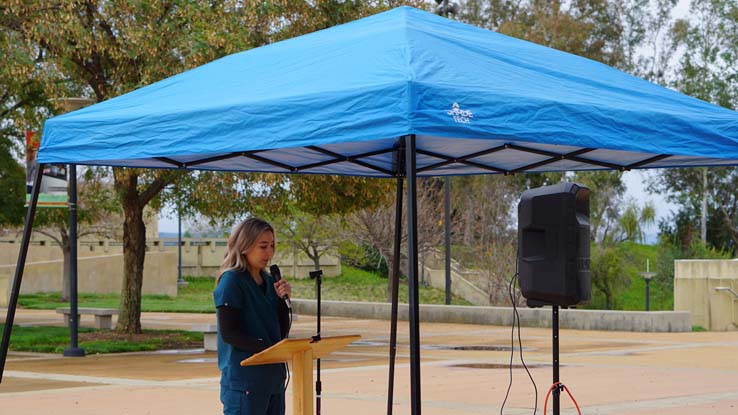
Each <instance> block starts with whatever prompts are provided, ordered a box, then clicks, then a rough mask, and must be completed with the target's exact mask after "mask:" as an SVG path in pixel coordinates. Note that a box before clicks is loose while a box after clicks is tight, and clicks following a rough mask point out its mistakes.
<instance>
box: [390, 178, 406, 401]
mask: <svg viewBox="0 0 738 415" xmlns="http://www.w3.org/2000/svg"><path fill="white" fill-rule="evenodd" d="M402 181H403V178H402V177H398V178H397V194H396V195H395V201H396V207H395V246H394V252H393V253H392V257H393V258H392V275H391V276H390V278H392V283H391V287H392V292H391V293H390V294H391V296H392V317H391V318H390V344H389V353H390V355H389V382H388V384H389V386H388V390H387V415H392V404H393V403H394V402H393V401H394V391H395V357H396V356H397V308H398V302H399V291H400V290H399V284H400V244H401V243H402V187H403V186H402Z"/></svg>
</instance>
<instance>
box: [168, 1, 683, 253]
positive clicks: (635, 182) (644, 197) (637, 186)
mask: <svg viewBox="0 0 738 415" xmlns="http://www.w3.org/2000/svg"><path fill="white" fill-rule="evenodd" d="M688 11H689V0H680V1H679V4H678V5H677V6H676V8H675V9H674V16H675V17H682V16H686V15H687V12H688ZM650 174H653V173H652V172H650V171H648V170H637V171H630V172H625V173H624V174H623V181H624V183H625V185H626V188H627V191H626V194H625V197H624V200H625V201H626V202H627V201H628V200H631V199H635V200H636V201H638V204H639V206H643V205H644V204H645V202H647V201H651V202H652V203H653V205H654V208H655V209H656V224H655V225H653V226H650V227H648V228H647V229H646V230H645V234H646V242H647V243H655V242H656V237H657V234H658V223H659V221H660V220H661V219H662V218H666V217H669V216H670V214H671V212H672V211H676V206H675V205H672V204H670V203H668V202H666V200H665V199H664V197H663V196H660V195H651V194H649V193H648V192H647V191H646V189H645V186H644V185H643V181H644V178H646V177H647V176H648V175H650ZM168 216H171V217H168ZM182 225H183V229H182V232H184V231H185V230H186V229H185V226H184V223H183V224H182ZM159 232H173V233H176V232H177V217H176V215H173V214H172V212H171V211H170V210H169V209H163V210H162V211H161V212H160V214H159Z"/></svg>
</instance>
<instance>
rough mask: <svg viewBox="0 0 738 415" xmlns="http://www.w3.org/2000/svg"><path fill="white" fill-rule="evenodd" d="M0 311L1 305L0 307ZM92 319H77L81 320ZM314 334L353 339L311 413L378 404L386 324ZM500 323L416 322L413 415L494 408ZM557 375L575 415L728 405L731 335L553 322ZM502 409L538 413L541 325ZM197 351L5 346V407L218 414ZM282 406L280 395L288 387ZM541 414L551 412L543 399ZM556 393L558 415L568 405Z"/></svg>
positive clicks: (501, 375) (545, 382)
mask: <svg viewBox="0 0 738 415" xmlns="http://www.w3.org/2000/svg"><path fill="white" fill-rule="evenodd" d="M0 313H1V315H2V317H0V318H4V316H5V311H4V310H0ZM202 323H214V316H213V315H208V314H173V313H144V314H143V316H142V324H143V326H144V328H158V329H165V328H166V329H169V328H178V329H185V330H189V329H191V328H192V325H193V324H202ZM16 324H23V325H62V324H63V321H62V317H61V316H60V315H57V314H55V313H54V312H53V311H32V310H19V311H18V313H17V315H16ZM91 325H92V319H91V318H90V320H86V319H85V316H83V318H82V326H91ZM321 328H322V333H321V334H322V335H323V336H330V335H345V334H360V335H361V336H362V339H361V340H360V341H359V342H357V343H355V344H353V345H351V346H349V347H347V348H346V349H344V350H342V351H340V352H337V353H335V354H333V355H332V356H331V357H330V358H329V359H323V361H322V364H321V369H322V370H321V380H322V384H323V398H322V412H323V413H325V414H347V413H351V415H364V414H367V415H368V414H381V413H386V412H387V392H388V391H387V385H388V357H387V356H388V344H389V322H388V321H381V320H352V319H343V318H331V317H323V318H322V322H321ZM314 332H315V318H314V317H312V316H299V318H297V319H296V321H295V322H294V325H293V329H292V333H291V337H310V336H312V335H313V334H315V333H314ZM510 335H511V332H510V328H509V327H496V326H479V325H462V324H440V323H422V324H421V344H422V347H421V361H422V365H421V374H422V382H421V391H422V402H423V404H422V412H423V413H424V414H461V415H464V414H491V413H494V414H497V413H499V412H500V406H501V405H502V403H503V400H504V399H505V393H506V391H507V388H508V383H509V376H510V370H509V364H510V349H511V343H510V341H511V340H510ZM560 337H561V339H560V342H561V343H560V344H561V346H560V348H561V356H560V358H561V380H562V382H563V383H564V384H565V385H566V386H567V387H568V388H569V389H570V390H571V392H572V394H573V395H574V397H575V398H576V400H577V401H578V403H579V406H580V407H581V408H582V411H583V413H584V414H618V415H621V414H633V415H636V414H639V415H640V414H644V415H645V414H665V415H682V414H720V415H722V414H724V415H728V414H730V415H735V414H738V332H725V333H710V332H700V333H626V332H598V331H577V330H561V335H560ZM407 345H408V334H407V322H400V331H399V333H398V359H397V367H396V378H395V390H394V397H395V398H394V409H393V413H394V414H409V413H410V385H409V380H410V376H409V373H410V372H409V360H408V346H407ZM522 345H523V353H524V357H525V362H526V363H527V365H528V367H529V368H530V372H531V374H532V376H533V379H534V380H535V381H536V384H537V389H538V390H537V394H536V393H535V392H534V389H533V385H532V384H531V382H530V380H529V379H528V376H527V374H526V372H525V370H524V369H523V368H522V365H521V362H520V360H519V354H518V353H517V351H518V345H517V338H516V339H515V350H516V353H515V358H514V360H513V363H514V369H513V385H512V388H511V391H510V397H509V398H508V400H507V402H506V404H505V410H504V413H505V414H532V413H533V412H534V407H535V406H536V396H537V398H538V399H537V413H540V414H542V413H543V408H542V407H543V400H544V397H545V395H546V391H547V390H548V387H549V386H550V385H551V376H552V374H551V369H552V367H551V330H550V329H541V328H525V327H523V328H522ZM215 357H216V356H215V353H214V352H205V351H204V350H202V349H200V350H187V351H165V352H156V353H125V354H114V355H93V356H87V357H84V358H65V357H61V356H59V355H46V354H35V353H11V354H10V355H9V357H8V362H7V364H6V368H5V374H4V376H3V381H2V384H0V408H2V413H7V414H11V413H12V414H44V415H46V414H49V413H53V414H59V415H65V414H70V415H71V414H74V415H85V414H111V415H115V414H170V413H177V414H178V415H182V414H217V413H221V406H220V402H219V400H218V396H219V395H218V390H219V386H218V380H219V372H218V369H217V366H216V363H215ZM287 402H288V405H287V407H288V409H287V413H288V414H291V413H292V412H291V393H289V391H288V396H287ZM548 411H549V413H552V410H551V402H549V409H548ZM575 413H576V409H575V408H574V406H573V404H572V403H571V401H570V400H569V398H568V396H567V395H562V414H575Z"/></svg>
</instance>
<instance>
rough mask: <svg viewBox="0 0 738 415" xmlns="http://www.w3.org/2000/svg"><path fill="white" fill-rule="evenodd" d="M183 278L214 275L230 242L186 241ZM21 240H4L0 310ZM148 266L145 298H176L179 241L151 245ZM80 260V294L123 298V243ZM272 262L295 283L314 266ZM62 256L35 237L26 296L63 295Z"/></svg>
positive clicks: (293, 258) (282, 259) (333, 265)
mask: <svg viewBox="0 0 738 415" xmlns="http://www.w3.org/2000/svg"><path fill="white" fill-rule="evenodd" d="M182 243H183V246H182V273H183V275H210V276H215V275H217V273H218V270H219V269H220V264H221V262H222V260H223V257H224V255H225V249H226V240H225V239H222V238H221V239H216V238H213V239H190V238H183V240H182ZM19 250H20V240H14V239H0V306H4V305H7V302H8V298H9V293H10V289H9V288H8V287H9V286H10V285H11V284H12V279H13V275H14V274H15V264H16V261H17V260H18V252H19ZM146 251H147V252H146V259H145V264H144V286H143V291H144V293H145V294H163V295H177V286H176V282H177V265H178V252H177V251H178V250H177V240H176V239H152V240H148V241H147V242H146ZM77 253H78V257H79V263H78V282H79V292H86V293H118V292H120V289H121V286H122V281H123V280H122V273H123V243H122V242H120V241H114V240H81V241H79V246H78V248H77ZM272 262H273V263H276V264H279V266H280V268H281V270H282V274H284V275H285V276H287V277H290V278H307V277H308V273H309V272H310V271H312V270H313V262H312V260H310V259H309V258H307V256H306V255H305V254H302V253H299V252H296V255H293V252H292V250H284V249H282V250H278V251H277V255H276V256H275V258H274V260H273V261H272ZM321 267H322V269H323V272H324V275H325V276H327V277H332V276H336V275H339V274H340V273H341V263H340V260H339V258H338V256H337V255H330V253H329V254H326V255H324V256H323V258H321ZM62 270H63V255H62V251H61V249H60V248H59V246H58V245H56V244H55V243H54V242H53V241H51V240H49V239H43V238H34V239H33V240H32V241H31V244H30V246H29V248H28V254H27V257H26V270H25V272H24V276H23V283H22V284H21V292H22V293H23V294H27V293H36V292H54V291H56V292H59V291H61V282H62V272H63V271H62Z"/></svg>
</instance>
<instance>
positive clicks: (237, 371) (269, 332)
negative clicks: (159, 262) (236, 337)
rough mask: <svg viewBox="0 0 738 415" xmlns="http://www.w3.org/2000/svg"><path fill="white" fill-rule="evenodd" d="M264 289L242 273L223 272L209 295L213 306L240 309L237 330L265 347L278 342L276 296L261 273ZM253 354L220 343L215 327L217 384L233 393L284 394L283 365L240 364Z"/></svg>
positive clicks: (284, 373) (272, 286)
mask: <svg viewBox="0 0 738 415" xmlns="http://www.w3.org/2000/svg"><path fill="white" fill-rule="evenodd" d="M261 277H262V278H263V279H264V284H265V285H266V290H265V291H262V287H260V286H259V285H257V284H256V282H255V281H254V279H253V278H251V275H250V274H249V273H248V272H246V271H235V270H231V271H226V272H224V273H223V275H222V276H221V277H220V282H219V283H218V286H217V287H216V288H215V291H214V292H213V298H214V300H215V307H216V308H217V307H223V306H228V307H233V308H236V309H239V310H240V322H241V327H240V329H241V331H242V332H243V333H244V334H245V335H247V336H250V337H254V338H258V339H262V341H264V342H265V343H266V345H267V346H271V345H273V344H275V343H277V342H279V341H280V340H281V333H280V328H279V317H278V316H279V301H280V299H279V297H277V292H276V291H275V290H274V279H273V278H272V276H271V275H269V274H267V273H265V272H262V273H261ZM253 354H254V353H252V352H247V351H244V350H241V349H238V348H237V347H234V346H232V345H230V344H228V343H226V342H224V341H223V338H222V337H221V335H220V328H218V368H219V369H220V371H221V378H220V384H221V386H224V387H228V388H230V389H233V390H240V391H245V390H249V391H254V392H257V393H270V394H276V393H282V392H284V381H285V375H286V372H285V368H284V365H283V364H271V365H259V366H245V367H244V366H241V365H240V362H241V361H242V360H244V359H246V358H248V357H250V356H252V355H253Z"/></svg>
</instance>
